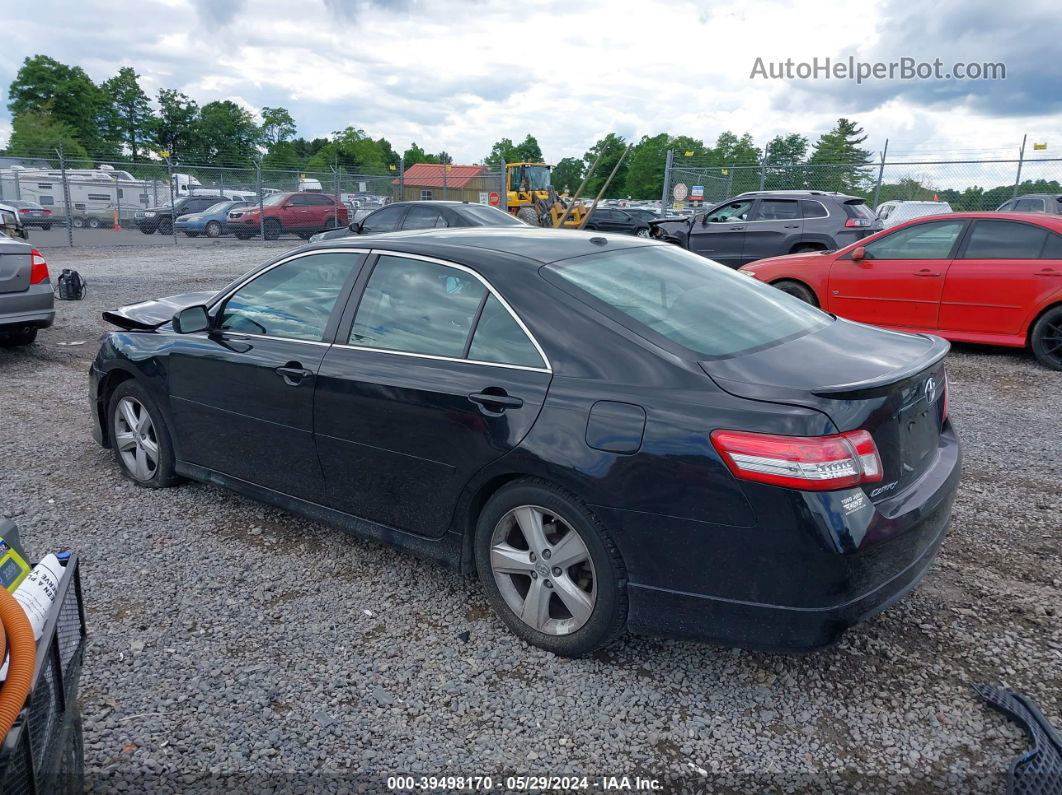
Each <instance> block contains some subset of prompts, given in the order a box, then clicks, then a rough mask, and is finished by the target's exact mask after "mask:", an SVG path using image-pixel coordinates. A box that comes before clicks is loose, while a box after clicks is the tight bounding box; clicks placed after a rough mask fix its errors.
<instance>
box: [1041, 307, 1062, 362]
mask: <svg viewBox="0 0 1062 795" xmlns="http://www.w3.org/2000/svg"><path fill="white" fill-rule="evenodd" d="M1045 319H1046V318H1045ZM1039 342H1040V344H1041V346H1042V347H1041V355H1042V356H1043V357H1044V358H1045V359H1050V360H1051V361H1052V362H1054V364H1055V367H1056V368H1057V369H1060V370H1062V315H1059V316H1058V318H1057V319H1052V320H1049V321H1048V322H1047V323H1046V324H1045V326H1044V329H1043V331H1041V332H1040V340H1039Z"/></svg>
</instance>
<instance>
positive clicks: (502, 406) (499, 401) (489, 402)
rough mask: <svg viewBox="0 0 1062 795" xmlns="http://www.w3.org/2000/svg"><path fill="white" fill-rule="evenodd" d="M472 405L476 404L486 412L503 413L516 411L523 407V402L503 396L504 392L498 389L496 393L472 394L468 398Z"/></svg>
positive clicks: (519, 399)
mask: <svg viewBox="0 0 1062 795" xmlns="http://www.w3.org/2000/svg"><path fill="white" fill-rule="evenodd" d="M468 399H469V400H471V401H472V402H473V403H478V404H479V405H480V406H482V407H483V408H485V409H487V410H488V411H505V410H506V409H518V408H520V407H521V406H523V405H524V401H523V400H522V399H521V398H518V397H512V396H511V395H507V394H505V390H503V389H499V390H498V392H497V393H491V392H473V393H472V394H471V395H469V396H468Z"/></svg>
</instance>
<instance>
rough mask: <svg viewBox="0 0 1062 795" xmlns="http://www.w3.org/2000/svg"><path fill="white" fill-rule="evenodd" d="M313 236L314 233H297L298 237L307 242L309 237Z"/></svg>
mask: <svg viewBox="0 0 1062 795" xmlns="http://www.w3.org/2000/svg"><path fill="white" fill-rule="evenodd" d="M314 234H315V233H314V232H299V237H301V238H302V239H303V240H309V239H310V238H311V237H313V236H314Z"/></svg>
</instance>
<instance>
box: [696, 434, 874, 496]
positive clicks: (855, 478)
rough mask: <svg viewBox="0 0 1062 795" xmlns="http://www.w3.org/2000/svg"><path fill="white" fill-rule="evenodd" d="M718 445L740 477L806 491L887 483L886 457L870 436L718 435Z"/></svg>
mask: <svg viewBox="0 0 1062 795" xmlns="http://www.w3.org/2000/svg"><path fill="white" fill-rule="evenodd" d="M712 444H713V445H715V449H716V450H717V451H718V452H719V455H720V456H722V458H723V461H724V462H725V463H726V465H727V467H728V468H729V469H730V471H731V472H732V473H733V475H734V477H736V478H741V479H742V480H753V481H756V482H758V483H770V484H771V485H774V486H785V487H786V488H791V489H800V490H802V491H832V490H834V489H847V488H851V487H852V486H858V485H860V484H861V483H876V482H878V481H879V480H881V477H882V471H881V457H880V456H879V455H878V447H877V445H876V444H874V439H873V438H872V437H871V436H870V434H869V433H868V432H867V431H848V432H846V433H836V434H832V435H830V436H776V435H774V434H769V433H751V432H749V431H712Z"/></svg>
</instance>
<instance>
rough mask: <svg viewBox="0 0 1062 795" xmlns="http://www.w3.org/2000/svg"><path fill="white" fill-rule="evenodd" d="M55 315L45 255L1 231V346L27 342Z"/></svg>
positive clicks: (25, 343)
mask: <svg viewBox="0 0 1062 795" xmlns="http://www.w3.org/2000/svg"><path fill="white" fill-rule="evenodd" d="M54 319H55V297H54V296H53V295H52V281H51V278H50V277H49V275H48V265H47V263H46V262H45V261H44V257H42V256H41V255H40V253H39V252H38V251H37V250H36V249H34V248H33V247H32V246H30V245H29V244H28V243H24V242H23V241H21V240H15V239H13V238H10V237H8V236H7V235H0V346H10V345H29V344H30V343H31V342H33V340H34V339H36V338H37V330H38V329H42V328H48V326H50V325H52V321H53V320H54Z"/></svg>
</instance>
